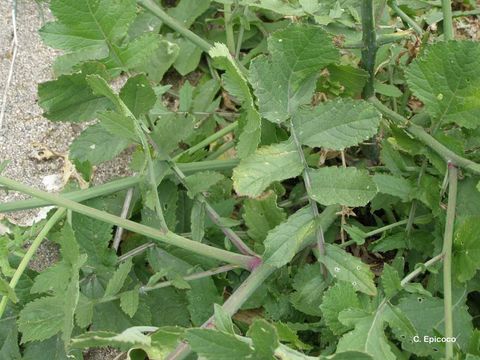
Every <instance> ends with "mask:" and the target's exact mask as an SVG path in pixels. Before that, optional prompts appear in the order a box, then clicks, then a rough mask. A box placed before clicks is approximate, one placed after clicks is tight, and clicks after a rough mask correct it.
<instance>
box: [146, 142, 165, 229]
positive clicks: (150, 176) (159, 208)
mask: <svg viewBox="0 0 480 360" xmlns="http://www.w3.org/2000/svg"><path fill="white" fill-rule="evenodd" d="M145 156H146V157H147V162H148V180H149V181H148V182H149V185H150V191H151V192H152V193H153V194H152V195H153V200H154V201H155V204H154V206H155V212H156V215H157V218H158V220H159V221H160V230H161V231H162V232H164V233H167V232H168V226H167V222H166V221H165V217H164V216H163V209H162V204H161V203H160V198H159V197H158V187H157V180H156V179H155V168H154V166H153V160H152V156H151V154H150V149H149V148H148V146H147V147H146V148H145Z"/></svg>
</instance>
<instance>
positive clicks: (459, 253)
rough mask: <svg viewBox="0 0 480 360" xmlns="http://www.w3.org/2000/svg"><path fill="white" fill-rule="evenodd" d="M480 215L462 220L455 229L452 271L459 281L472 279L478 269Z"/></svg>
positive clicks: (479, 266) (479, 265)
mask: <svg viewBox="0 0 480 360" xmlns="http://www.w3.org/2000/svg"><path fill="white" fill-rule="evenodd" d="M478 234H480V217H471V218H467V219H466V220H464V221H463V222H462V223H461V224H460V226H459V227H458V228H457V229H456V231H455V238H454V250H453V269H454V270H453V273H454V274H455V275H456V277H457V279H458V280H459V281H460V282H465V281H468V280H470V279H472V278H473V277H474V276H475V274H476V272H477V270H478V269H480V241H478Z"/></svg>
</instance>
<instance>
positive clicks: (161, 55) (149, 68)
mask: <svg viewBox="0 0 480 360" xmlns="http://www.w3.org/2000/svg"><path fill="white" fill-rule="evenodd" d="M178 52H179V48H178V45H177V44H175V43H173V42H170V41H168V40H165V39H161V40H160V41H159V44H158V47H157V49H156V50H155V52H154V53H153V54H152V55H151V56H150V57H149V58H148V59H146V61H143V62H142V63H141V64H139V65H138V66H136V70H137V71H139V72H144V73H145V74H147V77H148V79H149V80H151V81H153V82H156V83H158V82H160V81H161V80H162V78H163V75H164V74H165V73H166V72H167V70H168V69H169V68H170V67H171V66H172V64H173V63H174V62H175V59H177V57H178Z"/></svg>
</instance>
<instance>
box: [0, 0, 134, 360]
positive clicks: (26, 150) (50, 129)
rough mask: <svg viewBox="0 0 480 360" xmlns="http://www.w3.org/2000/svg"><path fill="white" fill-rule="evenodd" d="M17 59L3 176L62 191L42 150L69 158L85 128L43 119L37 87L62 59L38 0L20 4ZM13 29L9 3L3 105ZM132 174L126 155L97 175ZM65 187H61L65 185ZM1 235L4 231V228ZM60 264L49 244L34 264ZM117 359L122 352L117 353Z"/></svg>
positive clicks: (2, 141)
mask: <svg viewBox="0 0 480 360" xmlns="http://www.w3.org/2000/svg"><path fill="white" fill-rule="evenodd" d="M16 2H17V17H16V19H17V20H16V21H17V36H18V44H19V46H18V54H17V58H16V61H15V67H14V73H13V78H12V82H11V85H10V87H9V91H8V98H7V102H6V112H5V117H4V120H3V126H2V129H0V162H2V161H4V160H8V161H9V165H8V167H7V168H6V169H5V170H4V172H3V173H2V175H3V176H7V177H9V178H12V179H15V180H18V181H20V182H22V183H24V184H27V185H30V186H33V187H36V188H39V189H42V190H48V191H59V190H60V189H61V188H60V187H59V186H58V182H57V183H56V182H55V181H52V180H55V179H60V178H61V176H62V175H63V167H64V159H63V158H62V157H61V156H53V157H52V158H50V159H47V160H41V159H39V158H41V156H39V155H41V154H40V153H41V151H42V150H50V151H52V152H54V153H60V154H66V153H67V152H68V146H69V144H70V143H71V141H72V140H73V139H74V138H75V136H77V135H78V134H79V133H80V132H81V131H82V126H79V125H73V124H68V123H52V122H50V121H48V120H46V119H45V118H43V117H42V109H41V108H40V107H39V106H38V105H37V85H38V83H41V82H44V81H47V80H50V79H52V78H53V73H52V71H51V65H52V62H53V59H54V57H55V56H56V55H57V52H56V51H55V50H52V49H50V48H48V47H47V46H45V45H43V44H42V42H41V39H40V37H39V35H38V30H39V29H40V28H41V27H42V25H43V21H44V19H45V21H49V20H51V19H52V16H51V14H50V12H49V11H48V9H47V8H46V7H45V6H42V7H39V5H37V3H36V2H35V1H34V0H17V1H16ZM12 39H13V28H12V20H11V3H10V0H0V79H1V80H0V101H1V99H2V98H1V97H2V96H3V91H4V88H5V85H6V79H7V77H8V71H9V67H10V62H11V58H12V49H11V44H12ZM127 173H128V161H127V158H126V156H123V157H120V158H119V159H116V160H114V161H111V162H108V163H106V164H104V165H102V166H101V167H100V168H99V169H97V171H96V175H95V179H94V182H95V183H101V182H104V181H106V180H108V179H110V178H112V177H118V176H123V175H125V174H127ZM60 183H61V182H60ZM23 198H26V196H24V195H22V194H18V193H15V192H8V193H7V192H5V191H0V202H4V201H12V200H16V199H23ZM38 213H39V211H35V210H33V211H23V212H17V213H11V214H7V215H6V216H5V215H4V214H3V215H2V214H0V220H2V217H6V219H7V220H8V221H10V222H13V223H15V224H19V225H28V224H31V223H32V221H34V219H36V218H38ZM0 230H2V229H1V228H0ZM56 259H57V249H56V247H55V246H54V245H52V244H51V243H49V242H48V241H45V242H44V243H43V244H42V246H41V247H40V249H39V250H38V251H37V254H36V256H35V258H34V261H33V262H32V264H31V265H32V268H35V269H37V270H41V269H44V268H45V267H48V266H49V265H50V264H52V263H53V262H55V261H56ZM115 354H116V352H112V351H108V350H107V351H103V350H100V351H91V352H89V353H88V354H86V356H85V358H86V359H90V360H95V359H107V360H108V359H113V358H114V357H115ZM117 354H118V353H117Z"/></svg>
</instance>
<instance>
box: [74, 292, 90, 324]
mask: <svg viewBox="0 0 480 360" xmlns="http://www.w3.org/2000/svg"><path fill="white" fill-rule="evenodd" d="M92 317H93V301H92V300H90V299H89V298H87V297H86V296H85V295H83V294H82V293H80V295H79V298H78V303H77V308H76V309H75V320H76V322H77V325H78V326H80V327H81V328H86V327H87V326H88V325H90V324H91V323H92Z"/></svg>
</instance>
